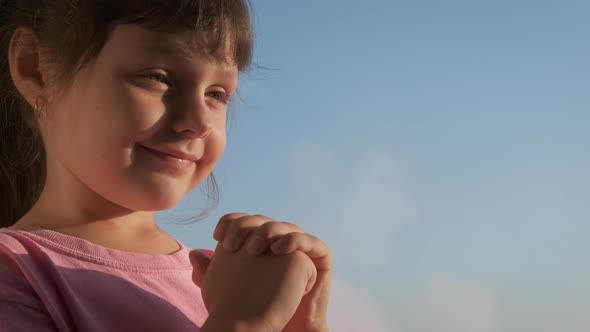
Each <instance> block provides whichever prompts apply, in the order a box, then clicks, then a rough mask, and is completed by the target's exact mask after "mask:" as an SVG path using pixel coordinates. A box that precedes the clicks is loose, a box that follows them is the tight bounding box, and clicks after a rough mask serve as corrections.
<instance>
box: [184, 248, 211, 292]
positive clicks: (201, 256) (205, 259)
mask: <svg viewBox="0 0 590 332" xmlns="http://www.w3.org/2000/svg"><path fill="white" fill-rule="evenodd" d="M189 259H190V262H191V264H192V266H193V274H192V279H193V282H194V283H195V284H196V285H197V286H199V287H201V284H202V282H203V278H204V276H205V274H206V273H207V268H208V267H209V262H210V261H211V258H210V257H209V256H208V255H207V254H206V253H203V252H201V251H199V250H192V251H191V252H189Z"/></svg>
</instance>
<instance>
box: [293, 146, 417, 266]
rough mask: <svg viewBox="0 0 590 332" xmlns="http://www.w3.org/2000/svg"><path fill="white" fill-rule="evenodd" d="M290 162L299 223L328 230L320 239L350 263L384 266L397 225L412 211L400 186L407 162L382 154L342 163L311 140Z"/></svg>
mask: <svg viewBox="0 0 590 332" xmlns="http://www.w3.org/2000/svg"><path fill="white" fill-rule="evenodd" d="M291 158H292V159H291V163H290V164H291V167H292V171H293V179H294V181H295V186H296V188H297V189H298V192H299V195H298V198H297V207H298V208H297V212H296V216H297V218H296V219H295V220H297V222H301V223H303V221H304V222H305V223H308V224H309V225H314V226H313V228H314V229H316V230H318V229H319V230H324V232H323V233H322V234H321V237H322V239H323V240H324V241H326V243H328V244H329V245H330V246H331V247H332V249H333V251H334V252H337V253H338V256H339V257H347V263H350V264H353V265H356V266H361V265H362V266H366V265H367V264H372V265H379V264H383V263H384V262H386V261H387V258H388V256H389V255H390V253H391V252H392V250H391V244H392V237H393V235H394V233H395V228H396V226H397V225H399V224H400V223H401V222H403V221H404V220H405V219H406V218H407V217H408V216H409V215H410V214H411V211H412V210H411V208H410V207H409V204H408V202H407V201H406V199H405V197H404V194H403V192H402V190H401V185H400V182H401V180H402V179H403V176H402V174H403V172H402V171H403V164H402V163H401V162H400V161H399V160H397V159H396V158H395V157H393V156H391V155H388V154H385V153H381V152H378V151H369V152H368V153H366V154H365V155H363V156H361V157H360V158H357V160H356V161H355V162H353V163H351V162H350V159H347V160H338V159H337V158H336V157H335V156H334V155H331V154H330V153H329V151H328V150H327V149H325V148H323V147H321V146H319V145H317V144H314V143H310V142H304V143H300V144H298V145H297V146H295V147H294V149H293V151H292V156H291Z"/></svg>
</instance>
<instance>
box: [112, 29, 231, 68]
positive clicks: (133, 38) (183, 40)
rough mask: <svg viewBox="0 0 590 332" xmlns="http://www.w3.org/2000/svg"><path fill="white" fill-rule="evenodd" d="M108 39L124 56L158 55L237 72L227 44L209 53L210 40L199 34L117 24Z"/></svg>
mask: <svg viewBox="0 0 590 332" xmlns="http://www.w3.org/2000/svg"><path fill="white" fill-rule="evenodd" d="M111 38H112V39H113V42H114V44H115V45H116V46H119V49H120V50H121V51H123V52H129V51H131V52H133V53H136V54H142V55H157V56H165V57H170V58H174V59H176V60H178V61H208V62H211V63H213V64H215V65H217V66H219V67H223V68H224V69H225V70H227V71H229V72H237V71H238V68H237V65H236V64H235V63H234V61H233V59H232V58H231V55H230V54H231V47H230V45H229V43H225V44H224V45H220V46H219V47H218V48H217V49H216V50H215V51H213V50H211V41H210V38H211V37H210V36H209V35H208V34H207V33H206V32H202V31H174V32H164V31H154V30H150V29H146V28H143V27H141V26H139V25H136V24H119V25H117V26H115V27H114V29H113V30H112V32H111Z"/></svg>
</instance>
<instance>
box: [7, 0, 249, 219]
mask: <svg viewBox="0 0 590 332" xmlns="http://www.w3.org/2000/svg"><path fill="white" fill-rule="evenodd" d="M116 24H139V25H141V26H143V27H145V28H148V29H152V30H155V31H166V32H175V31H195V36H196V38H195V39H196V41H197V42H198V46H199V47H201V51H203V52H206V53H207V54H208V55H211V56H214V57H216V58H217V59H218V60H224V61H231V62H233V63H235V64H236V65H237V66H238V69H239V70H240V71H243V70H245V69H246V68H248V67H249V66H250V63H251V59H252V44H253V29H252V25H251V19H250V6H249V3H248V2H247V0H125V1H121V0H8V1H6V0H0V228H1V227H7V226H11V225H13V224H14V223H15V222H16V221H18V219H20V218H21V217H22V216H23V215H24V214H25V213H26V212H27V211H29V210H30V209H31V207H32V206H33V204H35V202H36V201H37V200H38V198H39V195H40V194H41V191H42V189H43V186H44V184H45V177H46V159H45V149H44V146H43V141H42V139H41V135H40V132H39V128H38V125H37V116H38V114H36V113H37V112H36V111H35V107H33V106H34V105H30V104H29V103H28V102H27V101H26V100H25V99H24V97H23V96H22V95H21V94H20V93H19V92H18V90H17V89H16V87H15V86H14V84H13V81H12V77H11V75H10V69H9V65H8V47H9V43H10V40H11V38H12V35H13V33H14V31H15V30H16V29H17V28H18V27H20V26H26V27H29V28H30V29H32V31H33V32H34V33H35V35H36V37H37V38H38V39H39V41H40V44H41V46H42V48H43V50H45V51H46V52H47V57H48V59H47V60H48V61H49V63H50V64H51V66H52V67H51V68H52V69H53V70H52V72H53V73H54V77H52V78H51V79H52V82H53V83H54V84H59V86H60V87H65V86H66V85H67V84H66V83H65V82H68V81H70V79H71V78H72V77H73V76H75V74H76V73H77V72H78V71H79V70H80V69H81V68H82V67H83V66H84V65H85V64H87V63H88V62H89V61H91V60H92V59H93V58H95V57H96V56H97V55H98V54H99V53H100V50H101V49H102V48H103V46H104V44H105V42H106V41H107V39H108V37H109V34H110V31H111V30H112V28H113V27H114V26H115V25H116ZM203 32H205V33H206V36H207V38H206V40H199V38H200V39H203V38H202V37H198V36H203V34H202V33H203ZM228 45H229V48H228ZM207 189H208V192H207V198H208V200H209V208H208V209H207V210H206V211H205V212H203V213H201V214H199V215H198V216H197V217H195V219H199V218H201V217H203V216H206V215H207V214H208V213H209V212H210V211H211V210H212V209H214V208H215V207H216V205H217V203H218V201H219V192H218V189H217V185H216V182H215V177H214V176H213V174H211V176H210V177H209V178H208V181H207Z"/></svg>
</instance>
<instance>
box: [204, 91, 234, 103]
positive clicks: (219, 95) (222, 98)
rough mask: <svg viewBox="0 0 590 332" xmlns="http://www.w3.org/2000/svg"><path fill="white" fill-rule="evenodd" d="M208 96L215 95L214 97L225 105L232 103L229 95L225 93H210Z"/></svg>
mask: <svg viewBox="0 0 590 332" xmlns="http://www.w3.org/2000/svg"><path fill="white" fill-rule="evenodd" d="M207 94H210V95H211V94H213V96H212V97H213V98H215V99H216V100H218V101H219V102H221V103H223V104H229V103H230V101H231V96H228V95H227V93H225V92H224V91H220V90H214V91H210V92H208V93H207Z"/></svg>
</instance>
